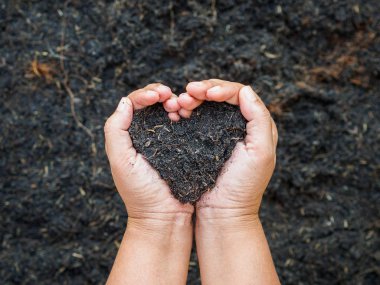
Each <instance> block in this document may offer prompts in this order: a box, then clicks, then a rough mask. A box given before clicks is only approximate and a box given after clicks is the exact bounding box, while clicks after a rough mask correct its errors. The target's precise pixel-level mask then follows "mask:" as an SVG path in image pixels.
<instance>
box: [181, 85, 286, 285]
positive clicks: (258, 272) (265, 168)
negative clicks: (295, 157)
mask: <svg viewBox="0 0 380 285" xmlns="http://www.w3.org/2000/svg"><path fill="white" fill-rule="evenodd" d="M186 90H187V93H185V94H181V95H180V96H179V98H178V102H179V104H180V106H181V109H180V110H179V111H178V113H179V114H180V115H181V116H183V117H189V116H190V115H191V112H192V110H193V109H194V108H196V107H197V106H199V105H200V104H201V103H202V102H203V101H204V100H208V101H217V102H227V103H230V104H234V105H239V106H240V110H241V113H242V114H243V116H244V117H245V118H246V119H247V121H248V123H247V128H246V129H247V135H246V137H245V139H244V142H239V143H238V144H237V145H236V147H235V149H234V151H233V153H232V155H231V158H230V159H229V160H228V161H227V162H226V164H225V165H224V168H223V169H222V171H221V174H220V175H219V177H218V179H217V181H216V185H215V187H214V189H212V190H211V191H210V192H207V193H205V194H204V195H203V196H202V197H201V199H200V201H199V202H198V203H197V204H196V208H197V221H196V228H195V238H196V241H197V242H196V244H197V253H198V260H199V268H200V272H201V280H202V284H205V285H207V284H280V282H279V280H278V276H277V273H276V270H275V267H274V264H273V260H272V257H271V254H270V249H269V246H268V243H267V240H266V238H265V234H264V231H263V228H262V226H261V223H260V219H259V216H258V212H259V207H260V203H261V199H262V196H263V193H264V191H265V188H266V187H267V185H268V183H269V180H270V178H271V176H272V173H273V169H274V166H275V159H276V154H275V151H276V144H277V130H276V126H275V124H274V122H273V120H272V119H271V117H270V114H269V111H268V110H267V109H266V108H265V105H264V103H263V102H262V101H261V100H260V98H259V97H258V96H257V94H256V93H255V92H254V91H253V90H252V88H251V87H249V86H243V85H242V84H239V83H233V82H227V81H222V80H217V79H211V80H205V81H202V82H192V83H189V84H188V85H187V88H186Z"/></svg>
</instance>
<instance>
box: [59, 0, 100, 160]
mask: <svg viewBox="0 0 380 285" xmlns="http://www.w3.org/2000/svg"><path fill="white" fill-rule="evenodd" d="M68 2H69V1H66V2H65V4H64V13H63V15H62V33H61V46H60V66H61V71H62V73H63V76H64V79H63V82H62V85H63V87H64V88H65V90H66V93H67V94H68V95H69V98H70V111H71V115H72V116H73V118H74V121H75V123H76V124H77V126H78V127H79V128H80V129H82V130H83V131H84V132H85V133H86V134H87V135H88V136H89V137H90V138H91V140H92V141H94V134H93V133H92V131H91V130H90V129H89V128H87V127H86V126H85V125H84V124H83V123H82V122H81V120H80V119H79V118H78V116H77V114H76V111H75V95H74V92H73V91H72V90H71V88H70V84H69V76H68V73H67V71H66V69H65V63H64V62H63V60H64V59H65V57H64V56H63V51H64V46H65V30H66V18H65V16H66V7H67V4H68ZM92 148H93V152H95V153H96V146H95V144H94V142H93V143H92Z"/></svg>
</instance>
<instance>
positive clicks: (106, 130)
mask: <svg viewBox="0 0 380 285" xmlns="http://www.w3.org/2000/svg"><path fill="white" fill-rule="evenodd" d="M111 129H112V116H111V117H109V118H108V119H107V121H106V122H105V124H104V128H103V130H104V133H105V134H107V133H109V132H110V130H111Z"/></svg>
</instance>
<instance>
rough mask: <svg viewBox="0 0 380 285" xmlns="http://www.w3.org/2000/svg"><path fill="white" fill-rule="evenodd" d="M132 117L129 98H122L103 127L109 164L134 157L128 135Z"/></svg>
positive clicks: (134, 152) (131, 105) (131, 106)
mask: <svg viewBox="0 0 380 285" xmlns="http://www.w3.org/2000/svg"><path fill="white" fill-rule="evenodd" d="M132 117H133V104H132V101H131V100H130V99H129V97H124V98H122V99H121V100H120V103H119V105H118V107H117V109H116V111H115V112H114V113H113V114H112V115H111V117H109V118H108V120H107V122H106V124H105V126H104V134H105V141H106V152H107V155H108V158H109V160H110V162H111V163H112V162H114V161H115V160H118V159H120V158H122V157H126V156H127V157H128V156H132V157H134V156H135V155H136V151H135V150H134V148H133V145H132V140H131V138H130V136H129V133H128V128H129V127H130V125H131V122H132Z"/></svg>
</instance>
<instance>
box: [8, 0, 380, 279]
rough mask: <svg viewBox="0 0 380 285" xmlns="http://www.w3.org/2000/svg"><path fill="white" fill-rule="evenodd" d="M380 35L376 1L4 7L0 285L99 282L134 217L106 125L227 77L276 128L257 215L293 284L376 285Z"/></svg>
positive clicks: (11, 3) (149, 1)
mask: <svg viewBox="0 0 380 285" xmlns="http://www.w3.org/2000/svg"><path fill="white" fill-rule="evenodd" d="M379 25H380V2H379V1H378V0H368V1H358V0H347V1H341V0H339V1H338V0H337V1H332V0H331V1H327V0H318V1H317V0H313V1H311V0H307V1H304V0H302V1H301V0H289V1H280V0H276V1H246V0H244V1H240V0H236V1H232V0H211V1H190V0H188V1H153V0H142V1H123V0H109V1H103V0H93V1H79V0H71V1H66V2H64V1H34V0H29V1H21V0H2V1H1V2H0V100H1V104H0V114H1V115H0V116H1V120H0V126H1V133H0V189H1V190H0V191H1V192H0V242H1V243H0V280H1V283H2V284H103V283H104V282H105V280H106V278H107V276H108V273H109V270H110V268H111V266H112V262H113V260H114V257H115V255H116V252H117V249H118V246H119V242H120V240H121V238H122V235H123V232H124V229H125V225H126V221H127V215H126V211H125V209H124V207H123V204H122V202H121V200H120V198H119V196H118V194H117V192H116V191H115V188H114V185H113V181H112V178H111V175H110V170H109V167H108V162H107V159H106V156H105V152H104V146H103V145H104V138H103V125H104V122H105V120H106V118H107V117H108V116H109V115H110V114H111V113H112V112H113V110H114V109H115V107H116V105H117V103H118V101H119V99H120V98H121V97H122V96H125V95H127V94H128V93H129V92H130V91H132V90H134V89H136V88H140V87H143V86H144V85H146V84H148V83H152V82H157V81H159V82H163V83H165V84H167V85H168V86H171V87H173V88H174V91H175V92H178V93H179V92H181V91H183V90H184V87H185V85H186V83H187V82H188V81H190V80H201V79H208V78H222V79H226V80H231V81H238V82H242V83H245V84H251V85H252V86H253V87H254V88H255V89H256V90H257V91H258V92H259V94H260V95H261V96H262V98H263V99H264V101H265V102H266V103H267V104H268V106H269V108H270V110H271V112H272V114H273V116H274V118H275V121H276V123H277V126H278V130H279V135H280V141H279V147H278V153H277V161H278V163H277V168H276V172H275V174H274V177H273V179H272V181H271V183H270V186H269V189H268V190H267V193H266V195H265V198H264V201H263V205H262V211H261V218H262V221H263V224H264V228H265V231H266V233H267V236H268V239H269V243H270V247H271V250H272V254H273V257H274V260H275V263H276V267H277V270H278V273H279V275H280V278H281V281H282V282H283V284H355V285H360V284H380V269H379V264H380V242H379V229H380V219H379V218H380V212H379V204H380V191H379V189H380V181H379V176H380V155H379V153H380V80H379V79H380V78H379V77H380V37H379V32H380V26H379ZM188 284H200V279H199V269H198V265H197V258H196V255H195V253H193V254H192V260H191V262H190V267H189V277H188Z"/></svg>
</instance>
